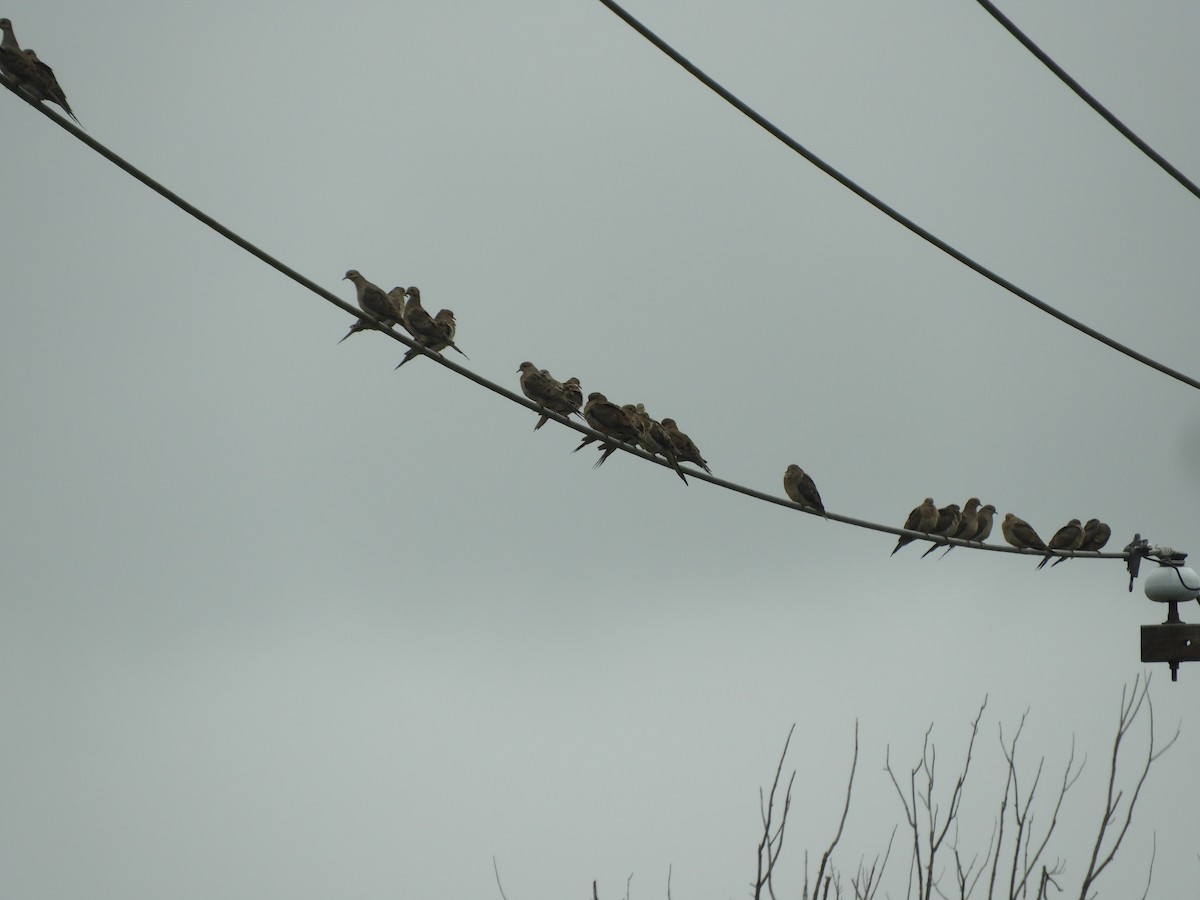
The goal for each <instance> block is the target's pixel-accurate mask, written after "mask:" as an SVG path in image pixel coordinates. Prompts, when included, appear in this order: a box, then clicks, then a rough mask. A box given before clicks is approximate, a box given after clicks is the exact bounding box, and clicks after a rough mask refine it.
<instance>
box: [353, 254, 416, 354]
mask: <svg viewBox="0 0 1200 900" xmlns="http://www.w3.org/2000/svg"><path fill="white" fill-rule="evenodd" d="M347 279H349V280H350V282H351V283H352V284H353V285H354V289H355V291H356V292H357V299H358V308H359V309H361V310H362V311H363V312H365V313H366V314H367V315H368V316H371V317H372V318H375V319H378V320H379V323H380V324H381V325H383V326H384V327H385V328H391V327H392V326H393V325H395V324H396V323H398V322H403V319H404V306H403V304H402V303H397V302H396V299H395V298H394V297H393V296H391V295H390V294H385V293H384V292H383V288H381V287H380V286H379V285H377V284H372V283H371V282H369V281H367V279H365V278H363V277H362V275H360V274H359V272H358V269H351V270H350V271H349V272H347V273H346V274H345V275H343V276H342V281H346V280H347ZM374 327H375V325H374V323H373V322H371V321H370V320H369V319H358V320H357V321H356V322H355V323H354V324H353V325H351V326H350V330H349V331H347V332H346V334H345V335H344V336H343V337H342V341H344V340H345V339H346V338H348V337H350V335H352V334H354V333H355V332H356V331H365V330H366V329H368V328H374ZM342 341H338V343H339V344H340V343H341V342H342Z"/></svg>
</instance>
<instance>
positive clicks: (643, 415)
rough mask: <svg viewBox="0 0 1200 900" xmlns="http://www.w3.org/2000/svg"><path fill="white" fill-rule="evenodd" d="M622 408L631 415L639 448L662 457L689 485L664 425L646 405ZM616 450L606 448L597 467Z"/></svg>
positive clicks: (627, 405)
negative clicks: (649, 411) (652, 414)
mask: <svg viewBox="0 0 1200 900" xmlns="http://www.w3.org/2000/svg"><path fill="white" fill-rule="evenodd" d="M621 408H622V409H623V410H625V412H626V413H628V414H629V418H630V419H631V420H632V421H633V424H634V426H635V427H636V428H637V430H638V436H637V443H638V446H639V447H641V448H642V449H643V450H645V451H646V452H647V453H649V454H650V455H651V456H661V457H662V458H663V459H665V460H666V461H667V462H668V463H669V464H670V466H671V468H672V469H674V470H675V474H676V475H678V476H679V477H680V479H681V480H682V481H683V483H684V484H687V483H688V480H687V476H685V475H684V474H683V472H682V471H681V470H680V468H679V459H678V457H676V456H675V450H674V448H673V447H672V446H671V439H670V438H669V437H667V433H666V431H664V430H663V427H662V423H660V422H658V421H657V420H656V419H654V418H653V417H652V416H651V415H650V413H648V412H646V407H645V405H644V404H641V403H638V404H636V405H634V404H626V405H625V406H623V407H621ZM615 449H616V448H615V447H611V446H610V447H607V448H605V450H604V452H603V453H602V454H601V455H600V459H599V461H597V463H596V465H597V466H598V465H600V463H602V462H604V460H606V459H608V457H609V456H610V455H611V454H612V452H613V451H614V450H615Z"/></svg>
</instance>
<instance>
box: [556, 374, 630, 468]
mask: <svg viewBox="0 0 1200 900" xmlns="http://www.w3.org/2000/svg"><path fill="white" fill-rule="evenodd" d="M583 418H584V421H585V422H587V423H588V425H590V426H591V427H592V428H593V429H594V430H595V431H598V432H600V433H601V434H603V435H606V436H607V437H611V438H615V439H616V440H618V441H624V442H625V443H627V444H636V443H637V439H638V429H637V426H636V425H635V424H634V423H633V421H632V420H631V419H630V418H629V414H628V413H627V412H625V410H624V409H622V408H621V407H619V406H617V404H615V403H612V402H610V401H609V399H608V398H607V397H605V396H604V395H603V394H601V393H600V392H599V391H592V393H590V394H588V398H587V403H586V404H585V405H584V407H583ZM595 440H597V439H596V438H594V437H592V436H591V435H590V434H588V435H584V437H583V440H582V441H580V442H579V446H578V447H576V448H575V449H574V450H572V451H571V452H572V453H578V452H579V451H580V450H582V449H583V448H584V447H586V446H587V445H588V444H590V443H592V442H593V441H595ZM593 468H595V467H594V466H593Z"/></svg>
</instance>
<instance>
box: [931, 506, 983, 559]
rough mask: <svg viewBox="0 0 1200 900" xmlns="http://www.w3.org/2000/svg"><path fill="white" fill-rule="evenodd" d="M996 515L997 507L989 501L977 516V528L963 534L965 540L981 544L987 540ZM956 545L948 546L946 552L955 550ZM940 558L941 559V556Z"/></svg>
mask: <svg viewBox="0 0 1200 900" xmlns="http://www.w3.org/2000/svg"><path fill="white" fill-rule="evenodd" d="M972 499H974V498H972ZM967 502H968V504H969V503H970V501H967ZM994 515H996V507H994V506H992V504H990V503H989V504H988V505H987V506H982V507H980V509H979V512H978V513H977V514H976V518H975V530H974V531H972V532H971V533H970V534H964V535H961V537H962V538H963V540H966V541H971V542H973V543H980V544H982V543H983V542H984V541H986V540H987V539H988V537H990V536H991V533H992V517H993V516H994ZM954 546H955V545H954V544H951V545H950V546H948V547H947V548H946V553H949V552H950V551H951V550H953V549H954ZM946 553H943V554H942V556H945V555H946ZM938 558H939V559H941V557H938Z"/></svg>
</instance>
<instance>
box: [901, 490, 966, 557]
mask: <svg viewBox="0 0 1200 900" xmlns="http://www.w3.org/2000/svg"><path fill="white" fill-rule="evenodd" d="M937 521H938V508H937V506H936V505H935V504H934V502H933V498H932V497H926V498H925V500H924V502H923V503H922V504H921V505H920V506H918V507H917V508H916V509H914V510H913V511H912V512H910V513H909V514H908V518H907V519H905V520H904V528H905V529H906V530H907V531H924V532H930V531H933V529H934V527H935V526H936V525H937ZM915 540H916V538H912V537H908V536H907V535H903V534H902V535H900V539H899V540H898V541H896V546H895V547H894V548H893V549H892V552H891V553H889V554H888V555H889V556H895V555H896V551H897V550H899V549H900V548H901V547H907V546H908V545H909V544H911V543H912V542H913V541H915ZM934 546H935V547H936V546H937V544H934ZM951 546H953V545H951Z"/></svg>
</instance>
